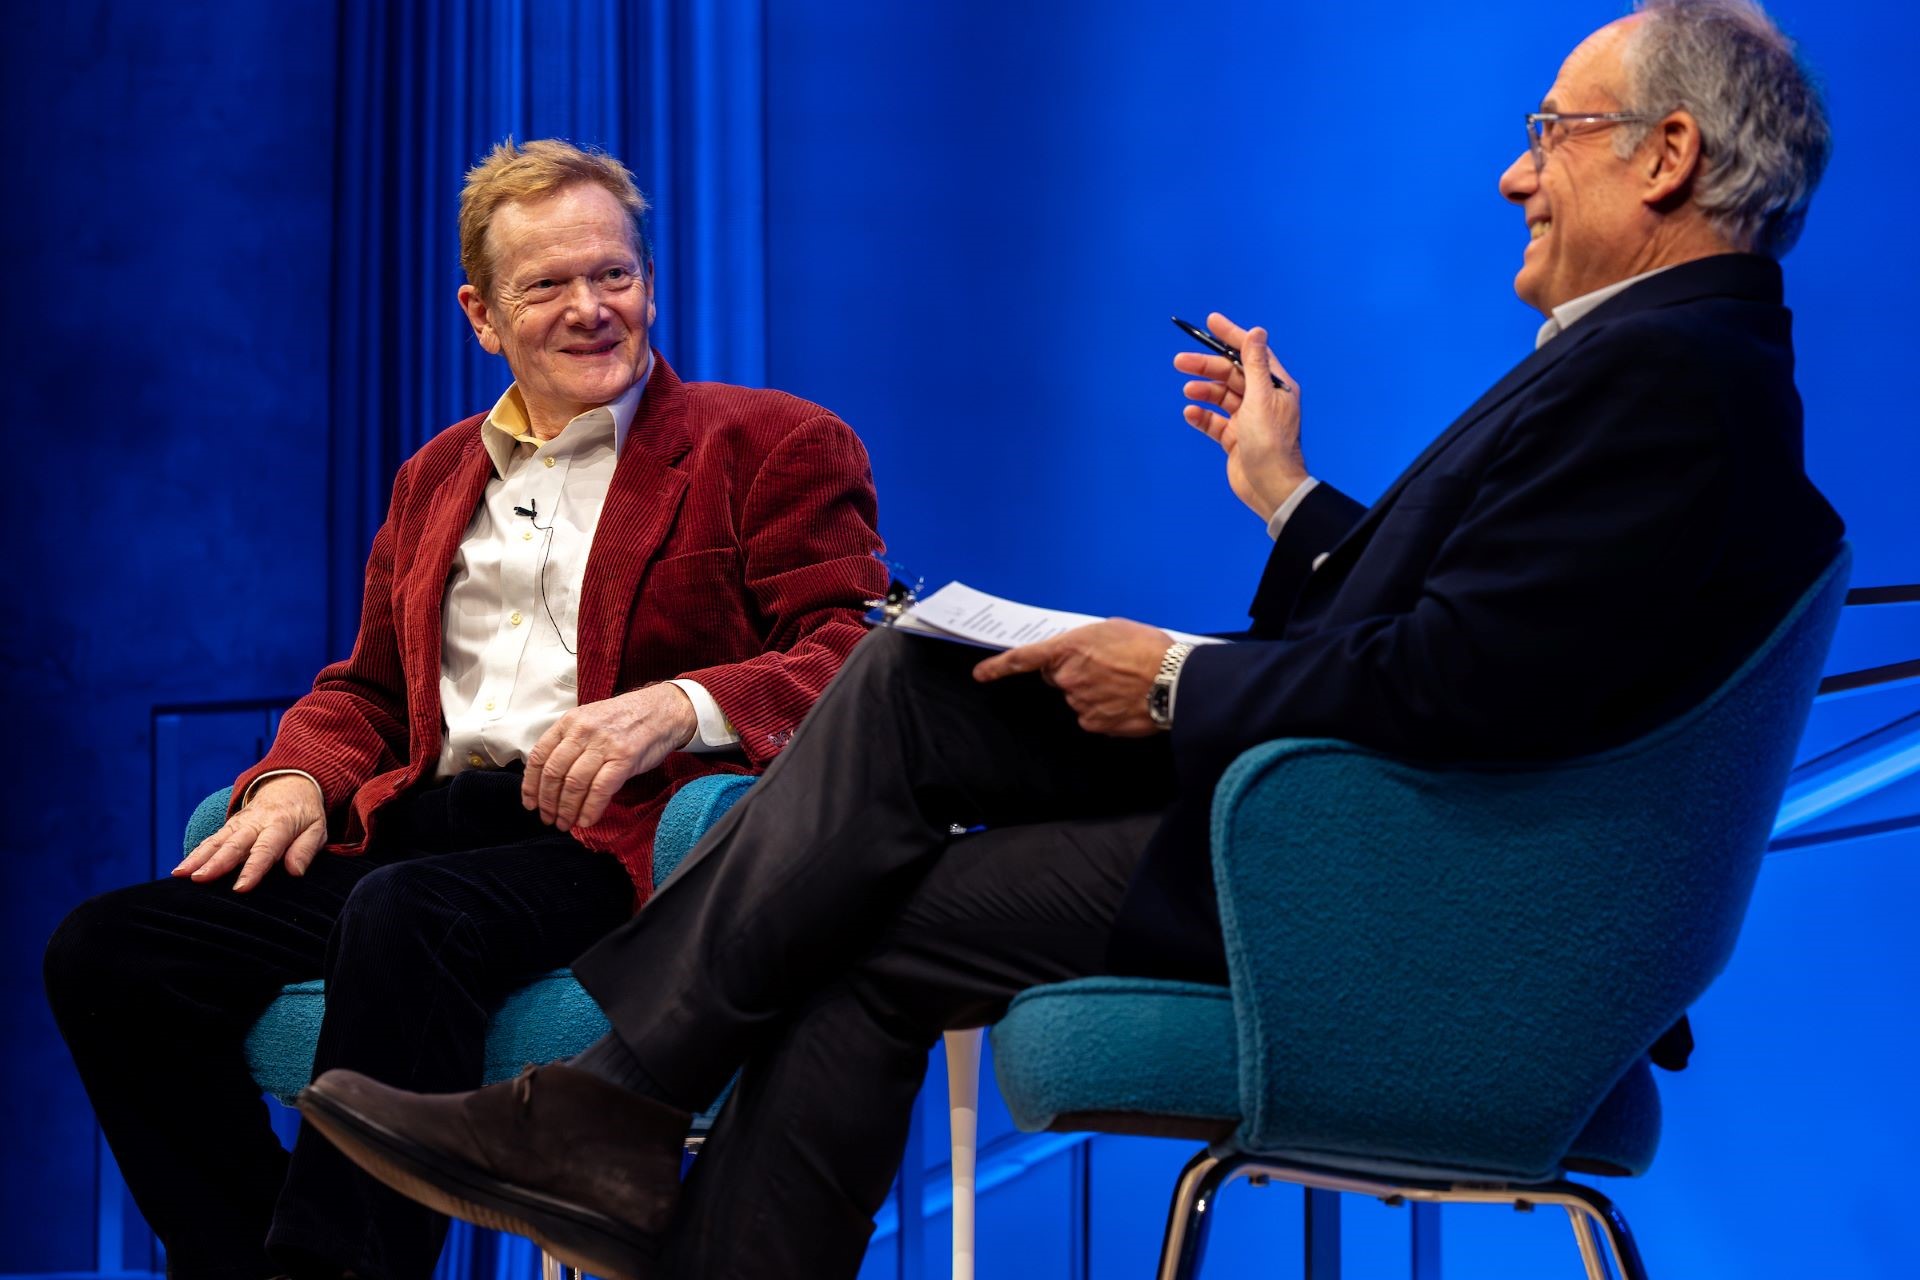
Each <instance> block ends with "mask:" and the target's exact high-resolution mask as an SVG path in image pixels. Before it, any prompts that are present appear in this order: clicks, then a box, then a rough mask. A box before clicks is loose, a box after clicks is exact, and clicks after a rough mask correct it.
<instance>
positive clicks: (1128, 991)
mask: <svg viewBox="0 0 1920 1280" xmlns="http://www.w3.org/2000/svg"><path fill="white" fill-rule="evenodd" d="M1847 570H1848V554H1847V552H1846V551H1845V550H1844V549H1843V550H1842V552H1841V553H1840V555H1839V556H1838V557H1837V558H1836V560H1835V562H1834V563H1833V564H1832V565H1831V566H1830V567H1829V568H1828V569H1827V571H1826V572H1825V574H1823V575H1822V576H1821V578H1820V579H1819V580H1818V581H1817V582H1816V583H1815V584H1814V585H1813V586H1812V587H1811V588H1810V589H1809V590H1808V591H1807V592H1806V594H1805V595H1804V597H1803V598H1802V599H1801V601H1800V602H1799V604H1798V605H1797V606H1796V607H1795V609H1794V610H1793V612H1792V613H1791V614H1790V616H1788V617H1787V618H1786V619H1785V620H1784V621H1782V622H1781V624H1780V625H1779V627H1778V628H1777V629H1776V630H1775V632H1774V633H1773V635H1772V636H1771V637H1770V638H1769V639H1768V640H1767V641H1766V643H1765V644H1764V645H1763V646H1762V647H1761V648H1760V650H1759V651H1758V652H1757V653H1755V654H1754V655H1752V657H1751V658H1750V659H1749V660H1748V661H1747V662H1746V664H1745V665H1744V666H1742V667H1741V669H1740V670H1739V671H1738V672H1737V673H1735V674H1734V675H1733V676H1732V677H1731V678H1729V679H1728V681H1727V682H1726V683H1725V684H1724V685H1723V686H1722V687H1721V688H1720V689H1719V690H1718V691H1717V692H1715V693H1714V694H1713V695H1712V696H1711V697H1710V698H1708V699H1707V700H1706V701H1705V702H1704V703H1703V704H1701V705H1700V706H1698V707H1696V708H1695V709H1693V710H1692V711H1690V712H1688V713H1686V714H1685V715H1683V716H1681V717H1679V718H1678V719H1677V720H1675V721H1673V722H1672V723H1670V724H1668V725H1666V726H1664V727H1663V728H1661V729H1659V730H1657V731H1655V732H1653V733H1651V734H1648V735H1647V736H1646V737H1644V738H1642V739H1640V740H1639V741H1636V742H1633V743H1631V744H1629V745H1627V746H1624V747H1621V748H1619V749H1617V750H1614V751H1610V752H1607V753H1605V754H1602V755H1598V756H1593V757H1589V758H1586V759H1581V760H1575V761H1571V762H1567V763H1563V764H1556V765H1551V766H1536V767H1512V768H1471V769H1470V768H1452V769H1426V768H1416V767H1414V766H1411V765H1408V764H1405V763H1402V762H1399V761H1396V760H1393V759H1389V758H1387V757H1385V756H1382V755H1379V754H1377V753H1375V752H1372V751H1367V750H1364V749H1362V748H1360V747H1356V746H1353V745H1351V744H1348V743H1342V742H1332V741H1298V740H1291V741H1278V742H1271V743H1268V744H1266V745H1264V746H1261V747H1258V748H1255V749H1254V750H1251V751H1249V752H1247V753H1246V754H1245V755H1243V756H1242V757H1240V759H1239V760H1238V761H1236V762H1235V764H1234V765H1233V767H1232V768H1231V769H1229V770H1228V772H1227V774H1226V776H1225V777H1224V778H1223V779H1222V781H1221V783H1220V785H1219V788H1218V790H1217V792H1216V795H1215V800H1214V808H1213V831H1212V842H1213V865H1214V873H1215V878H1216V881H1217V884H1218V892H1219V898H1220V913H1221V919H1222V924H1223V927H1224V934H1225V940H1226V947H1227V957H1228V968H1229V974H1230V978H1231V981H1230V985H1229V986H1227V987H1210V986H1201V985H1196V984H1192V983H1179V982H1156V981H1150V980H1142V979H1122V978H1093V979H1085V980H1081V981H1077V982H1068V983H1062V984H1058V985H1054V986H1047V987H1039V988H1036V989H1034V990H1032V991H1029V992H1026V993H1024V994H1023V995H1021V996H1020V997H1019V998H1018V999H1017V1000H1016V1001H1015V1002H1014V1003H1013V1006H1012V1007H1011V1009H1010V1010H1009V1011H1008V1013H1007V1016H1006V1018H1005V1019H1004V1020H1003V1021H1002V1022H1001V1023H1000V1025H999V1026H998V1027H996V1028H995V1029H994V1032H993V1040H994V1060H995V1066H996V1069H997V1072H998V1075H999V1080H1000V1087H1001V1090H1002V1092H1003V1093H1004V1094H1005V1095H1006V1097H1007V1101H1008V1104H1009V1106H1010V1108H1011V1110H1012V1112H1013V1115H1014V1118H1015V1120H1016V1121H1017V1122H1018V1123H1019V1124H1020V1125H1021V1127H1022V1128H1028V1129H1043V1128H1051V1129H1062V1130H1076V1129H1077V1130H1087V1129H1092V1130H1104V1131H1113V1132H1135V1133H1155V1134H1162V1135H1172V1136H1188V1137H1193V1138H1198V1139H1201V1140H1203V1141H1205V1142H1206V1143H1207V1144H1208V1146H1207V1148H1206V1149H1205V1150H1204V1151H1202V1152H1201V1153H1200V1154H1199V1155H1197V1156H1196V1157H1195V1158H1194V1160H1193V1161H1192V1162H1191V1163H1190V1164H1189V1165H1188V1166H1187V1170H1186V1172H1185V1173H1184V1174H1183V1175H1182V1178H1181V1182H1180V1184H1179V1186H1178V1187H1177V1188H1176V1191H1175V1196H1174V1204H1173V1208H1172V1211H1171V1213H1170V1215H1169V1221H1168V1226H1167V1233H1166V1236H1165V1239H1164V1241H1163V1244H1162V1255H1161V1263H1160V1273H1159V1274H1160V1275H1161V1276H1162V1277H1163V1280H1170V1278H1171V1277H1175V1276H1188V1275H1191V1274H1193V1272H1194V1271H1195V1269H1196V1268H1197V1267H1198V1265H1199V1261H1200V1255H1201V1251H1202V1247H1203V1245H1204V1241H1205V1236H1206V1229H1207V1225H1208V1221H1209V1216H1208V1215H1209V1213H1210V1211H1211V1209H1212V1206H1213V1204H1214V1202H1215V1193H1216V1192H1217V1191H1218V1190H1219V1188H1220V1187H1221V1186H1222V1185H1224V1184H1225V1183H1226V1182H1227V1181H1228V1180H1230V1179H1231V1178H1234V1177H1239V1176H1255V1177H1265V1178H1273V1179H1280V1180H1285V1181H1291V1182H1297V1183H1301V1184H1303V1185H1305V1186H1307V1187H1309V1188H1317V1189H1319V1190H1320V1191H1321V1192H1324V1193H1337V1192H1342V1191H1358V1192H1363V1193H1366V1194H1370V1195H1374V1196H1379V1197H1382V1198H1387V1199H1389V1200H1390V1202H1394V1203H1399V1202H1400V1201H1392V1200H1391V1198H1392V1197H1396V1196H1397V1197H1401V1198H1402V1200H1403V1201H1410V1202H1414V1203H1415V1204H1416V1205H1417V1204H1420V1203H1421V1202H1427V1203H1432V1202H1439V1201H1493V1202H1504V1203H1509V1204H1555V1205H1560V1206H1562V1207H1564V1208H1565V1209H1566V1210H1567V1212H1568V1214H1569V1215H1570V1216H1571V1218H1572V1220H1573V1224H1574V1228H1575V1236H1576V1241H1577V1243H1578V1245H1579V1247H1580V1251H1581V1255H1582V1258H1583V1260H1584V1261H1585V1263H1586V1266H1587V1273H1588V1275H1589V1276H1591V1277H1593V1278H1594V1280H1605V1276H1606V1272H1605V1269H1604V1264H1603V1262H1602V1253H1603V1251H1604V1252H1607V1253H1611V1255H1612V1260H1613V1265H1614V1267H1615V1269H1616V1270H1617V1271H1618V1272H1619V1274H1621V1275H1622V1276H1624V1277H1627V1278H1628V1280H1639V1277H1642V1276H1644V1274H1645V1271H1644V1268H1643V1267H1642V1265H1641V1262H1640V1259H1639V1257H1638V1256H1637V1252H1636V1249H1635V1246H1634V1243H1633V1241H1632V1238H1631V1236H1630V1235H1629V1233H1628V1231H1627V1228H1626V1223H1625V1221H1624V1218H1623V1217H1622V1216H1621V1215H1620V1214H1619V1213H1618V1211H1617V1210H1615V1209H1614V1208H1613V1207H1612V1206H1611V1205H1610V1204H1609V1202H1608V1201H1607V1199H1606V1198H1605V1197H1604V1196H1602V1195H1601V1194H1600V1193H1599V1192H1598V1191H1595V1190H1593V1189H1592V1188H1590V1187H1587V1186H1585V1185H1582V1184H1578V1183H1574V1182H1570V1181H1568V1180H1567V1179H1566V1177H1565V1175H1566V1174H1567V1173H1569V1172H1576V1173H1589V1174H1592V1173H1598V1174H1615V1175H1625V1174H1638V1173H1641V1172H1643V1171H1645V1170H1646V1168H1647V1167H1648V1165H1649V1163H1650V1162H1651V1160H1652V1158H1653V1154H1654V1149H1655V1146H1656V1145H1657V1142H1658V1138H1659V1129H1660V1100H1659V1093H1658V1091H1657V1088H1656V1086H1655V1083H1654V1079H1653V1076H1652V1074H1651V1072H1650V1071H1649V1069H1648V1063H1647V1058H1646V1054H1647V1051H1648V1049H1649V1047H1650V1046H1651V1045H1652V1044H1653V1042H1654V1041H1655V1040H1656V1038H1658V1037H1659V1036H1660V1035H1661V1033H1662V1032H1663V1031H1664V1030H1665V1029H1666V1028H1668V1027H1669V1026H1670V1025H1671V1024H1673V1023H1674V1022H1675V1020H1676V1019H1678V1018H1679V1017H1680V1016H1681V1015H1682V1014H1683V1013H1684V1012H1685V1011H1686V1009H1687V1006H1688V1005H1689V1004H1691V1003H1692V1002H1693V1001H1694V1000H1696V999H1697V998H1698V997H1699V996H1700V995H1701V993H1702V992H1703V991H1705V990H1706V988H1707V985H1708V984H1709V983H1710V982H1711V981H1712V980H1713V979H1714V977H1715V976H1716V975H1717V974H1718V973H1719V972H1720V970H1721V968H1722V967H1723V966H1724V965H1725V964H1726V962H1727V959H1728V956H1729V955H1730V954H1731V951H1732V948H1733V942H1734V937H1735V935H1736V933H1737V932H1738V930H1739V927H1740V922H1741V918H1742V916H1743V915H1744V913H1745V911H1746V905H1747V900H1748V896H1749V894H1750V892H1751V890H1752V887H1753V883H1754V879H1755V876H1756V874H1757V872H1758V869H1759V865H1760V859H1761V854H1762V852H1763V851H1764V849H1765V847H1766V843H1767V839H1768V835H1769V832H1770V829H1771V826H1772V823H1773V819H1774V816H1775V813H1776V812H1777V810H1778V809H1779V805H1780V798H1781V793H1782V791H1783V789H1784V787H1785V785H1786V781H1787V776H1788V772H1789V770H1790V768H1791V765H1792V759H1793V752H1794V748H1795V746H1796V744H1797V743H1798V740H1799V737H1800V734H1801V731H1802V728H1803V726H1804V723H1805V719H1806V714H1807V708H1808V706H1809V704H1810V703H1811V701H1812V698H1813V694H1814V690H1815V687H1816V684H1817V683H1818V681H1819V674H1820V668H1821V664H1822V662H1823V660H1824V658H1825V655H1826V651H1827V646H1828V643H1829V640H1830V639H1831V637H1832V634H1833V629H1834V624H1835V621H1836V619H1837V617H1838V615H1839V611H1840V606H1841V602H1842V599H1843V597H1844V595H1845V591H1846V579H1847ZM1327 1198H1328V1199H1330V1198H1331V1197H1330V1195H1329V1196H1328V1197H1327ZM1312 1230H1313V1222H1312V1218H1311V1211H1310V1218H1309V1236H1310V1240H1309V1255H1310V1257H1311V1256H1312V1253H1313V1251H1314V1245H1313V1243H1312V1240H1311V1235H1312Z"/></svg>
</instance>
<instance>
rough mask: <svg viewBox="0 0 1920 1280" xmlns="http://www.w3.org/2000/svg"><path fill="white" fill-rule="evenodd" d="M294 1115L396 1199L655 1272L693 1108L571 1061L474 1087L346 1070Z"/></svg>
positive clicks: (310, 1090) (601, 1268) (629, 1275)
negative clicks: (400, 1084)
mask: <svg viewBox="0 0 1920 1280" xmlns="http://www.w3.org/2000/svg"><path fill="white" fill-rule="evenodd" d="M296 1101H297V1105H298V1106H299V1108H300V1114H301V1115H302V1116H304V1117H305V1118H306V1119H307V1121H308V1122H309V1123H311V1124H312V1125H313V1126H314V1128H316V1129H318V1130H319V1131H320V1132H321V1133H323V1134H325V1135H326V1136H327V1137H328V1138H329V1139H331V1140H332V1142H333V1144H334V1145H335V1146H337V1147H339V1148H340V1149H341V1150H342V1151H344V1152H345V1153H346V1154H347V1155H348V1156H349V1157H350V1158H351V1159H352V1160H353V1162H354V1163H355V1164H357V1165H359V1166H360V1167H361V1168H362V1169H365V1170H366V1171H367V1172H368V1173H370V1174H372V1175H373V1176H374V1177H376V1178H378V1179H380V1181H382V1182H384V1183H386V1184H387V1185H388V1186H390V1187H392V1188H393V1189H394V1190H396V1191H398V1192H400V1193H401V1194H402V1195H405V1196H409V1197H411V1198H412V1199H414V1200H417V1201H419V1202H420V1203H421V1204H424V1205H427V1206H428V1207H430V1208H433V1209H438V1210H439V1211H440V1212H442V1213H445V1214H450V1215H452V1216H453V1217H456V1218H461V1219H464V1220H465V1221H467V1222H471V1223H474V1224H475V1225H476V1226H482V1227H490V1228H493V1229H495V1230H499V1231H511V1232H514V1233H515V1234H517V1235H523V1236H526V1237H527V1238H529V1239H530V1240H532V1241H533V1242H534V1243H535V1244H537V1245H539V1246H540V1247H541V1248H543V1249H545V1250H546V1251H547V1252H548V1253H550V1254H552V1255H553V1256H554V1257H556V1258H558V1259H559V1260H560V1261H561V1262H564V1263H566V1264H567V1265H568V1266H570V1267H576V1268H578V1269H580V1270H582V1271H586V1272H591V1273H592V1274H593V1275H596V1276H605V1277H607V1278H608V1280H651V1277H652V1276H653V1274H654V1263H653V1255H654V1247H655V1242H656V1241H657V1240H658V1239H659V1236H660V1234H661V1232H663V1231H664V1230H665V1229H666V1226H667V1222H668V1219H670V1218H671V1217H672V1215H673V1205H674V1200H675V1198H676V1197H677V1196H678V1194H679V1191H680V1150H681V1142H682V1141H683V1140H684V1139H685V1137H686V1134H687V1129H688V1127H689V1125H691V1123H692V1117H691V1116H689V1115H688V1114H687V1113H686V1112H684V1111H676V1110H674V1109H673V1108H671V1107H668V1106H666V1105H665V1104H663V1103H659V1102H655V1101H653V1100H652V1099H651V1098H643V1097H641V1096H640V1095H639V1094H637V1093H631V1092H629V1091H628V1090H625V1089H622V1088H620V1087H619V1086H617V1085H614V1084H610V1083H608V1082H607V1081H605V1080H602V1079H600V1078H599V1077H598V1076H594V1075H589V1074H588V1073H586V1072H584V1071H579V1070H576V1069H574V1068H572V1067H567V1066H561V1065H557V1064H556V1065H553V1066H547V1067H528V1068H527V1069H526V1070H525V1071H523V1072H521V1073H520V1076H519V1078H518V1079H515V1080H511V1081H508V1082H507V1083H505V1084H496V1085H490V1086H488V1087H487V1088H485V1089H478V1090H475V1091H474V1092H472V1093H449V1094H438V1095H431V1094H418V1093H408V1092H406V1091H405V1090H403V1089H394V1088H391V1087H389V1086H387V1085H383V1084H380V1083H378V1082H377V1081H374V1080H369V1079H368V1078H367V1077H365V1076H363V1075H360V1074H359V1073H357V1072H353V1071H338V1070H336V1071H329V1072H327V1073H326V1074H325V1075H323V1076H321V1077H320V1078H319V1079H318V1080H315V1081H314V1082H313V1083H312V1084H311V1085H309V1086H308V1087H307V1088H305V1089H303V1090H301V1092H300V1096H299V1098H298V1099H297V1100H296Z"/></svg>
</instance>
